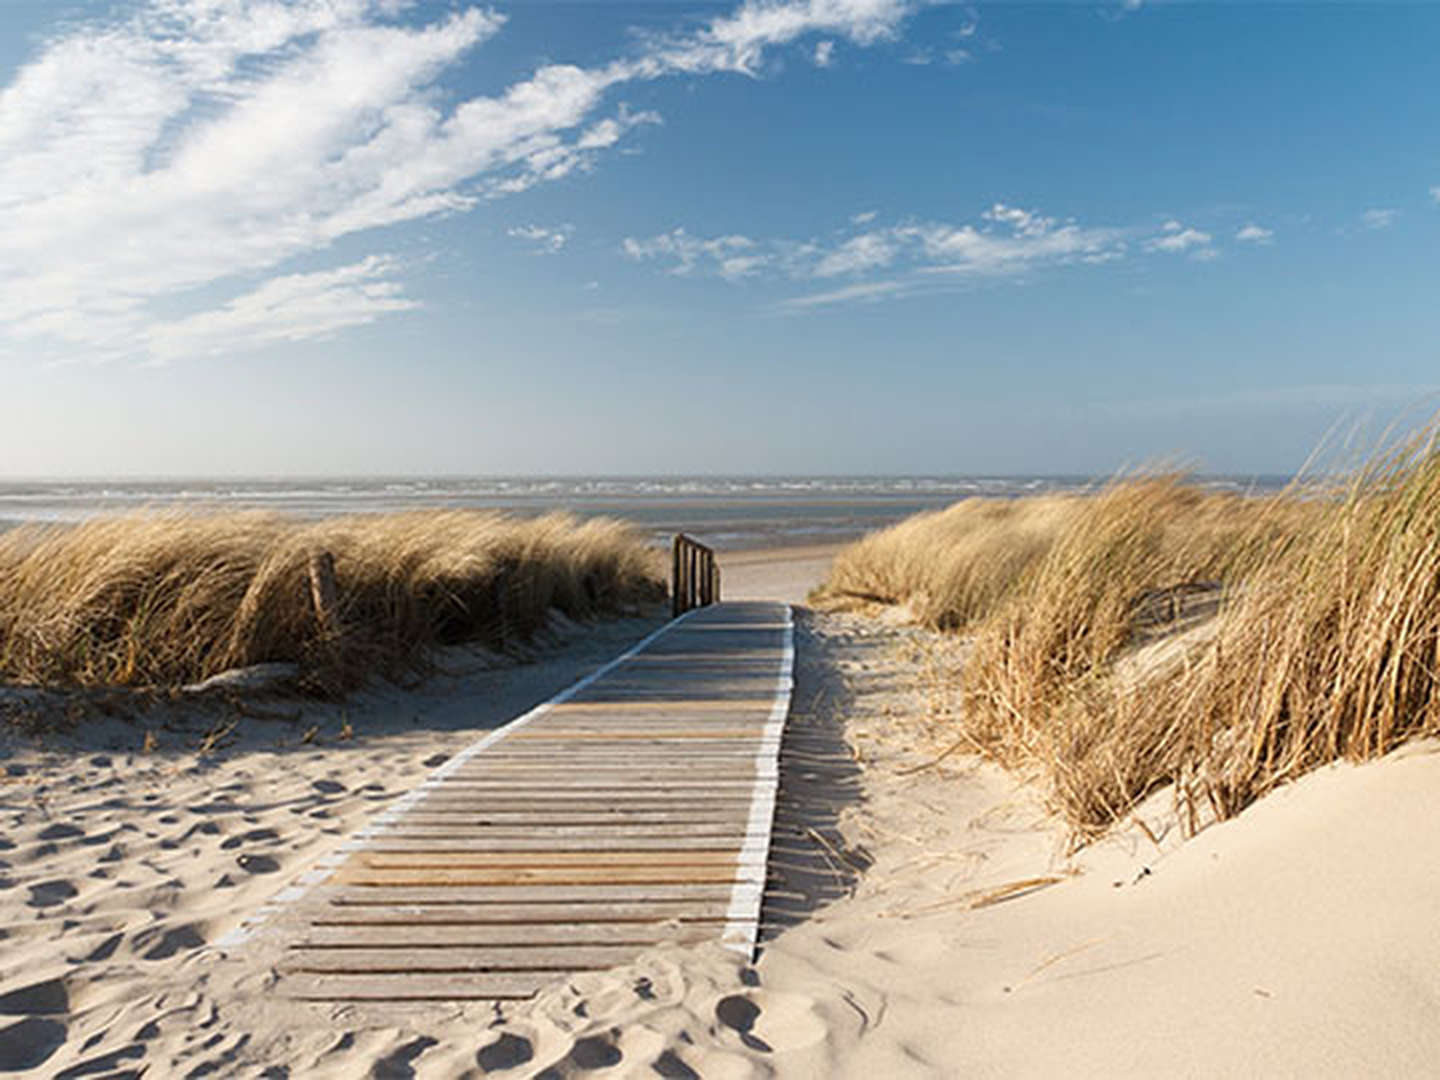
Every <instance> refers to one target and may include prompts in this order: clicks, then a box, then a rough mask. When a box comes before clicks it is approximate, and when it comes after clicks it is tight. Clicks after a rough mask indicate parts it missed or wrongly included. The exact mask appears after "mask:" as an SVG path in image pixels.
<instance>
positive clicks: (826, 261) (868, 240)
mask: <svg viewBox="0 0 1440 1080" xmlns="http://www.w3.org/2000/svg"><path fill="white" fill-rule="evenodd" d="M896 254H897V249H896V246H895V243H894V241H893V240H892V239H891V237H890V236H888V235H887V234H886V233H883V232H869V233H861V234H860V235H859V236H852V237H851V238H850V239H849V240H846V241H845V243H843V244H841V245H840V246H839V247H838V248H836V249H835V250H834V251H832V252H830V253H829V254H827V255H826V256H824V258H822V259H821V260H820V261H819V263H817V264H816V266H815V269H814V271H813V273H814V275H815V276H816V277H822V278H826V277H837V276H839V275H841V274H854V273H859V272H860V271H864V270H873V269H875V268H876V267H881V266H889V265H890V263H891V262H893V261H894V259H895V256H896Z"/></svg>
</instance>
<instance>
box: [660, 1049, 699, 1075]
mask: <svg viewBox="0 0 1440 1080" xmlns="http://www.w3.org/2000/svg"><path fill="white" fill-rule="evenodd" d="M650 1070H651V1071H652V1072H654V1073H655V1074H656V1075H658V1076H663V1077H664V1078H665V1080H700V1074H699V1073H698V1072H696V1071H695V1070H694V1069H692V1068H691V1067H690V1066H689V1065H686V1064H685V1062H683V1061H681V1060H680V1059H679V1058H678V1057H676V1056H675V1051H673V1050H666V1051H665V1052H664V1053H663V1054H661V1055H660V1056H659V1057H658V1058H656V1059H655V1060H654V1061H653V1062H651V1063H650Z"/></svg>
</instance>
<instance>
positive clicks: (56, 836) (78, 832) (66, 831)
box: [36, 822, 85, 841]
mask: <svg viewBox="0 0 1440 1080" xmlns="http://www.w3.org/2000/svg"><path fill="white" fill-rule="evenodd" d="M84 835H85V830H84V829H82V828H80V826H78V825H66V824H64V823H63V822H56V823H55V824H54V825H47V826H46V827H45V828H43V829H41V830H40V832H39V833H38V834H37V835H36V839H37V840H46V841H53V840H73V839H75V837H77V836H84Z"/></svg>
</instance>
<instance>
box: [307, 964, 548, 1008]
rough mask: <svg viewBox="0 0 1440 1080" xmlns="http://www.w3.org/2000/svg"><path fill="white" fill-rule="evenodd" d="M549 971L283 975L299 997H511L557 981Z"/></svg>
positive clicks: (529, 994)
mask: <svg viewBox="0 0 1440 1080" xmlns="http://www.w3.org/2000/svg"><path fill="white" fill-rule="evenodd" d="M561 979H562V976H561V975H559V974H557V973H554V972H543V971H532V972H495V973H492V974H483V973H482V974H469V975H389V976H387V975H317V974H302V973H297V974H294V975H289V976H287V977H286V979H285V982H284V989H285V995H286V996H287V997H291V998H295V999H298V1000H300V1001H375V1002H380V1001H397V1002H399V1001H516V1000H520V999H524V998H529V997H534V996H535V993H536V992H537V991H538V990H541V989H543V988H544V987H546V986H549V985H550V984H551V983H554V982H559V981H561Z"/></svg>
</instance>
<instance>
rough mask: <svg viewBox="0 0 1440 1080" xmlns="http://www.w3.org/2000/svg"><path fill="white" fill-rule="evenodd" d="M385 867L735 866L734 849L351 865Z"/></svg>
mask: <svg viewBox="0 0 1440 1080" xmlns="http://www.w3.org/2000/svg"><path fill="white" fill-rule="evenodd" d="M357 864H358V865H361V866H368V867H370V868H372V869H378V868H382V867H394V868H398V867H417V866H453V867H470V868H475V869H480V868H491V867H514V866H520V867H534V868H537V869H547V870H548V869H554V868H557V867H567V866H581V867H596V866H613V867H630V866H642V867H657V866H722V867H725V868H727V869H728V868H730V867H732V866H734V865H735V853H734V852H733V851H720V852H716V851H694V850H673V849H672V850H669V851H613V850H611V851H554V852H549V853H546V854H535V853H531V852H521V853H519V854H513V853H506V852H479V853H474V854H467V853H463V852H445V851H431V852H387V851H364V852H361V853H360V854H359V855H357V856H356V857H355V859H354V860H352V863H351V865H357Z"/></svg>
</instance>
